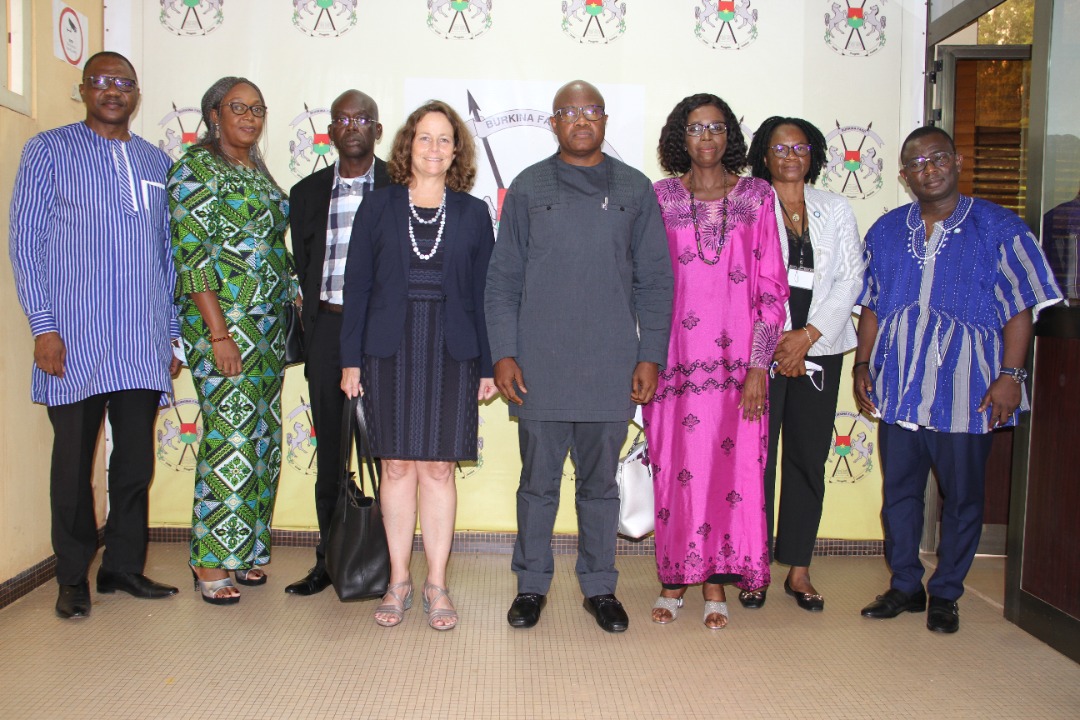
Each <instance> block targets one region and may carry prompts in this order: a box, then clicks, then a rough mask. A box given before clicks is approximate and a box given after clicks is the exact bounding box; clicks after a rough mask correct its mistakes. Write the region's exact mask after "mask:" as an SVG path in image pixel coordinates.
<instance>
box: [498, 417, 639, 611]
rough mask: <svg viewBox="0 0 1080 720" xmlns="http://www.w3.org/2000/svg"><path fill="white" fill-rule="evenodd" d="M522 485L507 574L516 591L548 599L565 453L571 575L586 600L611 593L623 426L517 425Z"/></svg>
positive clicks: (527, 422)
mask: <svg viewBox="0 0 1080 720" xmlns="http://www.w3.org/2000/svg"><path fill="white" fill-rule="evenodd" d="M518 440H519V442H520V445H521V482H520V484H519V486H518V491H517V521H518V534H517V542H516V543H515V544H514V558H513V561H512V564H511V568H512V569H513V571H514V573H515V574H516V575H517V578H518V592H519V593H538V594H540V595H547V592H548V588H549V587H550V586H551V579H552V576H553V575H554V573H555V558H554V557H553V555H552V551H551V534H552V532H553V530H554V528H555V515H556V513H557V512H558V511H559V491H560V490H561V484H562V471H563V463H564V462H565V461H566V453H567V451H568V450H569V452H570V459H571V460H572V461H573V462H574V467H575V470H576V473H575V474H576V475H577V488H576V490H577V492H576V496H577V497H576V504H575V508H576V509H577V520H578V559H577V567H576V568H575V569H576V572H577V577H578V584H579V585H580V586H581V592H582V593H583V594H584V595H585V597H592V596H594V595H606V594H608V593H614V592H615V584H616V582H617V581H618V578H619V572H618V570H616V569H615V539H616V535H617V534H618V529H619V486H618V485H617V484H616V482H615V470H616V468H617V466H618V464H619V450H620V449H621V448H622V444H623V442H624V441H625V440H626V422H625V421H624V422H553V421H541V420H524V419H519V420H518Z"/></svg>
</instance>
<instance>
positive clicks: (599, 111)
mask: <svg viewBox="0 0 1080 720" xmlns="http://www.w3.org/2000/svg"><path fill="white" fill-rule="evenodd" d="M551 114H552V115H554V116H555V117H557V118H559V120H560V122H564V123H573V122H577V120H578V118H579V117H584V118H585V119H586V120H588V121H589V122H596V121H597V120H599V119H600V118H602V117H604V106H603V105H585V106H584V107H573V106H570V107H564V108H559V109H558V110H556V111H555V112H553V113H551Z"/></svg>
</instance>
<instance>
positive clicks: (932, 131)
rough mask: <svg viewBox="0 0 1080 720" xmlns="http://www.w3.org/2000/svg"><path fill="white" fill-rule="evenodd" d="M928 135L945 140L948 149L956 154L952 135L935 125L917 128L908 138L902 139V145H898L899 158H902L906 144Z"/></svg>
mask: <svg viewBox="0 0 1080 720" xmlns="http://www.w3.org/2000/svg"><path fill="white" fill-rule="evenodd" d="M928 135H940V136H941V137H943V138H945V140H946V141H947V142H948V143H949V148H950V149H951V150H952V151H953V152H954V153H955V152H956V143H955V142H953V139H952V135H950V134H949V133H947V132H945V131H944V130H942V129H941V128H939V127H937V126H936V125H923V126H922V127H917V128H915V129H914V130H912V131H911V132H910V133H908V136H907V137H906V138H904V142H903V144H901V145H900V157H903V156H904V149H905V148H906V147H907V146H908V143H913V142H915V141H916V140H918V139H919V138H924V137H927V136H928Z"/></svg>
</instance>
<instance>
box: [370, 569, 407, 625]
mask: <svg viewBox="0 0 1080 720" xmlns="http://www.w3.org/2000/svg"><path fill="white" fill-rule="evenodd" d="M406 587H407V588H409V592H408V593H407V594H406V595H405V597H401V595H399V594H398V592H397V591H398V590H399V589H401V588H406ZM386 595H389V596H390V597H392V598H394V599H395V600H397V601H398V602H399V603H401V606H400V607H398V606H397V605H391V604H390V603H383V604H382V605H380V606H379V607H377V608H375V614H376V615H379V614H380V613H381V614H383V615H390V616H391V618H390V619H389V620H380V619H379V618H377V617H376V618H375V623H376V624H377V625H381V626H383V627H394V626H395V625H400V624H401V621H402V620H404V619H405V611H406V610H408V609H409V608H411V607H412V596H413V584H412V578H409V579H408V580H406V581H405V582H399V583H394V584H393V585H391V586H390V587H388V588H386ZM386 595H384V596H383V597H386Z"/></svg>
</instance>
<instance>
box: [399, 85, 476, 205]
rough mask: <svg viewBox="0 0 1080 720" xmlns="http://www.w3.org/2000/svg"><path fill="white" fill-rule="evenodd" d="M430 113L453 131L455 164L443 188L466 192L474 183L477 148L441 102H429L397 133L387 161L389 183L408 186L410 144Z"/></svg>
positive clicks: (410, 159) (452, 110) (458, 117)
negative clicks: (446, 123)
mask: <svg viewBox="0 0 1080 720" xmlns="http://www.w3.org/2000/svg"><path fill="white" fill-rule="evenodd" d="M433 112H437V113H442V114H443V115H445V116H446V119H447V120H449V121H450V126H451V127H452V128H453V129H454V160H453V162H452V163H450V169H449V170H447V172H446V187H448V188H450V189H451V190H454V191H456V192H469V190H471V189H472V186H473V183H474V182H475V181H476V145H475V144H474V143H473V139H472V134H471V133H470V132H469V128H468V126H467V125H466V124H465V121H464V120H462V119H461V116H460V115H458V114H457V113H456V112H455V111H454V108H452V107H450V106H449V105H447V104H446V103H444V102H442V101H441V100H428V101H427V102H426V103H424V104H423V105H421V106H420V107H418V108H416V109H415V110H413V111H412V114H411V115H409V117H408V118H407V119H406V120H405V124H404V125H402V126H401V129H399V130H398V131H397V135H395V136H394V145H393V147H392V148H391V150H390V159H389V160H387V162H386V166H387V167H386V169H387V171H388V172H389V173H390V180H392V181H393V182H395V183H397V184H398V185H408V184H409V183H410V182H411V181H412V177H413V174H412V144H413V139H415V138H416V126H417V125H418V124H419V123H420V121H421V120H422V119H423V118H424V116H425V115H427V114H428V113H433Z"/></svg>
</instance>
